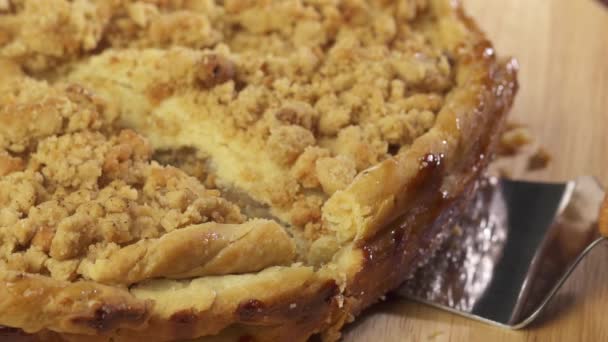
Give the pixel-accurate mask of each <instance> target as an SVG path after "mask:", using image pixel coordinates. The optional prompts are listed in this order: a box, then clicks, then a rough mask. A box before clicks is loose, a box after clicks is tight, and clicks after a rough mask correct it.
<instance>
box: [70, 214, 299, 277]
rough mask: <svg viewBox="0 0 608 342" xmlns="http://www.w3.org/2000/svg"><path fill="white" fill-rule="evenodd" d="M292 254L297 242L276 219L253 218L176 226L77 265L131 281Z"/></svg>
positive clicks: (247, 265) (247, 266)
mask: <svg viewBox="0 0 608 342" xmlns="http://www.w3.org/2000/svg"><path fill="white" fill-rule="evenodd" d="M294 259H295V246H294V243H293V241H292V240H291V239H290V238H289V237H288V236H287V233H286V232H285V231H284V230H283V229H282V228H281V227H280V226H279V225H278V224H277V223H276V222H273V221H262V220H253V221H250V222H246V223H243V224H232V225H231V224H217V223H207V224H202V225H197V226H190V227H186V228H182V229H178V230H174V231H172V232H170V233H167V234H165V235H163V236H161V237H160V238H157V239H148V240H140V241H138V242H137V243H135V244H132V245H129V246H126V247H123V248H121V249H118V250H115V251H112V252H110V253H109V254H108V255H105V256H104V257H103V258H97V259H95V260H91V261H89V260H84V261H83V262H82V263H81V264H80V267H79V271H80V272H81V273H82V274H83V276H84V277H85V278H88V279H91V280H93V281H96V282H100V283H103V284H125V285H131V284H134V283H138V282H141V281H143V280H146V279H152V278H168V279H181V278H194V277H202V276H210V275H222V274H239V273H251V272H257V271H260V270H263V269H264V268H266V267H269V266H275V265H284V264H289V263H291V262H292V261H293V260H294Z"/></svg>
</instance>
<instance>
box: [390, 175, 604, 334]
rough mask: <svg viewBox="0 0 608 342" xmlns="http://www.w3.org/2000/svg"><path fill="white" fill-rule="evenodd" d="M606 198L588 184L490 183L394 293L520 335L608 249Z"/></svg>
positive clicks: (595, 185) (589, 181) (585, 180)
mask: <svg viewBox="0 0 608 342" xmlns="http://www.w3.org/2000/svg"><path fill="white" fill-rule="evenodd" d="M603 198H604V191H603V190H602V188H601V186H600V185H599V183H598V182H597V181H596V180H595V179H594V178H591V177H582V178H579V179H577V180H576V181H572V182H568V183H566V184H545V183H531V182H522V181H512V180H506V179H497V178H489V179H487V180H485V181H484V182H483V183H482V184H481V185H480V189H479V191H478V192H477V194H476V196H475V198H474V200H473V203H472V205H471V206H470V207H469V208H468V209H467V211H466V212H465V215H463V216H464V217H463V218H462V219H461V221H460V224H459V226H457V227H456V228H455V231H454V234H452V235H451V237H450V238H448V240H447V241H446V242H445V244H444V245H443V247H442V249H440V250H439V251H438V252H437V253H436V254H435V256H434V257H433V258H432V259H431V261H430V263H429V264H427V265H426V266H425V267H423V268H422V269H420V270H419V271H418V272H417V273H416V275H415V276H414V277H413V278H412V279H411V280H408V281H406V282H405V283H404V284H403V285H402V286H401V288H400V289H399V290H397V293H398V294H399V295H402V296H405V297H407V298H410V299H414V300H416V301H420V302H422V303H426V304H429V305H432V306H435V307H438V308H441V309H445V310H448V311H451V312H453V313H456V314H459V315H462V316H466V317H469V318H473V319H476V320H480V321H483V322H486V323H490V324H494V325H499V326H502V327H508V328H511V329H521V328H523V327H525V326H527V325H528V324H530V323H531V322H532V321H534V319H536V318H537V317H538V316H539V314H540V313H541V312H542V311H543V309H544V308H545V307H546V306H547V303H549V301H550V300H551V299H552V298H553V296H554V295H555V294H556V292H557V290H558V289H559V288H560V287H561V286H562V284H563V283H564V281H565V280H566V279H567V278H568V276H569V275H570V274H571V273H572V271H573V270H574V269H575V268H576V266H577V265H578V263H579V262H580V261H581V260H582V259H583V258H584V257H585V256H586V255H587V254H588V253H589V252H590V251H591V250H592V249H593V248H594V247H596V246H598V245H600V244H602V243H603V242H604V241H607V239H606V238H604V237H602V236H601V235H600V234H599V231H598V227H597V225H598V223H597V219H598V213H599V209H600V206H601V203H602V200H603Z"/></svg>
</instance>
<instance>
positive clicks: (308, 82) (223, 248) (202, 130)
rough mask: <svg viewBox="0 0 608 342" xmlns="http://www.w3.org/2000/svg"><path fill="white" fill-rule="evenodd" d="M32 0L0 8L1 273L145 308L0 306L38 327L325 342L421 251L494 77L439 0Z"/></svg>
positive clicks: (470, 166) (487, 149)
mask: <svg viewBox="0 0 608 342" xmlns="http://www.w3.org/2000/svg"><path fill="white" fill-rule="evenodd" d="M46 4H47V2H45V3H40V2H28V1H11V2H9V8H8V9H7V10H5V13H6V14H5V15H1V16H0V28H6V29H5V30H3V31H2V32H3V37H4V38H2V39H3V40H0V55H2V56H4V57H6V58H7V59H6V60H4V61H2V62H1V63H0V67H1V68H3V70H2V71H3V73H2V74H1V75H2V76H0V87H2V89H3V92H2V95H0V106H1V107H0V122H1V123H3V126H2V128H0V152H1V153H0V171H1V172H2V173H3V176H2V177H1V178H0V183H2V187H0V210H1V212H0V273H2V274H3V275H4V274H6V275H10V274H21V275H23V276H26V277H34V278H33V279H42V280H41V282H44V281H53V282H62V284H81V283H87V284H89V283H93V281H94V284H97V285H99V286H110V287H111V288H112V289H116V290H117V291H118V290H120V291H121V292H120V293H123V294H126V295H127V296H128V297H129V299H128V300H127V299H125V302H128V301H129V300H130V301H134V302H137V303H146V305H148V303H149V305H150V306H149V307H148V306H146V310H145V312H144V313H142V314H141V320H142V321H137V323H142V324H141V325H138V324H136V323H134V322H133V320H129V319H128V317H112V319H111V322H112V324H109V323H108V324H105V323H104V324H103V327H107V328H104V329H101V328H99V329H96V328H95V329H93V330H90V329H89V328H90V325H86V324H85V323H83V322H81V321H78V320H76V321H73V320H71V321H70V322H72V323H73V324H55V323H52V321H53V320H55V321H63V320H65V319H67V320H70V317H71V316H70V315H71V311H70V310H67V311H61V310H56V309H54V310H55V311H53V312H57V313H58V314H56V317H54V318H53V319H52V320H41V322H44V323H42V324H38V322H31V321H27V320H23V321H11V320H9V318H3V316H0V324H5V325H8V326H12V327H16V328H22V329H24V330H26V331H28V332H36V333H37V335H36V336H37V337H38V338H40V339H42V340H48V339H51V338H60V339H67V340H86V339H88V338H90V337H91V336H93V335H95V336H96V337H97V338H99V339H100V340H104V339H106V340H107V339H110V338H111V339H113V340H114V341H121V340H125V341H129V340H135V341H137V340H142V339H146V340H150V341H168V340H175V339H189V338H202V339H203V340H206V339H209V340H222V339H223V340H239V339H240V340H243V339H245V340H247V339H250V340H261V341H266V340H285V339H288V338H289V339H291V340H296V341H299V340H302V341H303V340H306V339H308V338H309V337H310V336H311V335H314V334H319V333H320V334H322V336H323V337H324V338H325V339H326V340H335V339H337V338H339V331H340V329H341V328H342V326H343V325H344V324H345V323H347V322H349V321H351V320H352V319H353V317H354V316H355V315H357V314H358V313H359V312H360V311H361V310H362V309H363V308H365V307H367V306H368V305H370V304H371V303H373V302H374V301H376V300H377V299H378V298H379V297H380V296H381V295H383V294H384V293H386V292H387V291H389V290H391V289H393V288H395V287H396V286H398V284H399V283H400V282H402V281H403V280H404V279H406V278H407V277H408V276H411V275H412V273H413V271H414V270H415V269H416V267H417V266H418V265H421V264H423V263H424V261H425V259H426V258H427V257H428V256H429V255H430V254H431V252H432V251H433V249H434V248H436V246H437V245H438V244H439V243H440V242H441V240H442V236H444V235H445V232H446V231H447V228H449V226H450V225H451V224H452V222H453V219H454V218H455V217H456V216H457V213H458V211H459V208H460V206H462V205H464V204H466V201H467V198H468V196H469V194H470V192H471V191H473V189H474V185H475V181H476V179H477V178H478V177H479V175H480V174H481V173H482V172H483V170H484V168H485V166H486V165H487V162H488V160H489V159H490V158H491V156H492V154H493V151H494V148H495V145H496V140H497V139H496V136H497V132H498V131H499V129H500V126H501V125H502V122H503V118H504V116H505V114H506V111H507V110H508V108H509V107H510V105H511V102H512V100H513V97H514V94H515V91H516V88H517V83H516V80H515V73H516V65H515V64H514V63H513V62H510V61H499V60H497V58H496V56H495V55H494V51H493V49H492V47H491V45H490V44H489V42H487V41H486V40H485V38H484V36H483V35H482V34H481V33H480V32H479V31H478V29H477V28H476V27H475V25H474V23H473V22H472V21H471V20H470V19H468V18H467V17H466V16H465V15H464V14H463V13H462V11H461V9H460V7H459V6H458V5H457V4H455V2H453V1H447V0H429V1H425V0H416V1H414V0H402V1H395V2H385V1H374V0H369V1H348V0H346V1H337V2H331V1H327V2H326V1H259V2H258V1H251V2H250V1H223V2H215V1H207V0H201V1H165V0H163V1H141V2H140V1H108V2H105V1H103V2H102V1H86V0H81V1H74V2H69V1H63V0H53V1H49V2H48V4H50V5H48V6H49V7H47V5H46ZM45 11H46V12H48V15H44V16H43V17H44V18H45V20H42V21H40V20H36V19H35V18H39V17H40V13H42V12H45ZM87 13H88V14H87ZM82 17H91V18H95V19H93V20H90V21H86V20H85V21H79V19H78V18H82ZM49 28H54V29H49ZM59 28H62V30H58V29H59ZM58 33H59V34H58ZM44 39H46V40H47V42H48V44H40V43H41V42H42V41H44ZM22 70H24V71H25V72H26V73H27V75H26V73H24V72H23V71H22ZM30 89H31V90H30ZM43 120H44V122H45V123H47V124H45V125H37V124H33V121H41V122H42V121H43ZM2 129H4V130H2ZM180 151H194V152H193V153H192V154H190V155H189V156H188V157H187V158H184V159H182V160H178V161H175V159H176V158H177V159H180V157H179V156H180V155H182V152H180ZM166 155H171V156H173V157H171V158H164V157H163V156H166ZM155 159H158V160H159V161H160V162H162V163H163V164H166V163H167V162H169V163H172V162H175V165H176V166H178V167H179V168H180V169H178V168H174V167H172V166H170V165H161V164H160V163H158V162H157V161H155ZM186 172H189V173H190V175H188V174H187V173H186ZM14 194H19V195H18V196H15V195H14ZM261 217H263V218H264V219H260V218H261ZM211 237H213V239H211ZM216 238H217V239H216ZM104 284H105V285H104ZM126 286H128V288H127V287H126ZM104 288H105V287H104ZM59 293H60V294H62V295H65V296H68V297H69V298H72V299H74V300H75V301H78V300H79V299H78V298H76V297H73V296H72V295H71V293H70V292H67V291H66V292H65V293H64V292H62V291H61V290H59ZM42 296H43V297H44V295H42ZM49 298H51V297H49ZM112 298H113V297H112ZM112 298H109V297H103V298H100V299H99V303H100V305H105V304H107V305H111V303H113V302H112V300H113V299H112ZM12 300H15V299H14V298H13V297H11V295H10V294H9V293H7V292H0V303H2V302H4V301H12ZM51 303H54V302H51ZM51 306H52V304H51ZM32 312H36V313H40V314H41V315H45V314H46V311H44V312H43V311H36V309H35V307H19V306H11V307H10V309H7V311H6V315H7V316H8V315H10V314H11V313H12V314H14V315H15V316H16V317H22V316H24V315H27V314H28V313H30V314H31V313H32ZM49 312H50V311H49ZM102 316H103V315H102ZM138 318H139V316H138ZM100 320H101V321H104V322H105V320H104V317H102V318H101V319H100ZM108 320H110V318H109V317H108Z"/></svg>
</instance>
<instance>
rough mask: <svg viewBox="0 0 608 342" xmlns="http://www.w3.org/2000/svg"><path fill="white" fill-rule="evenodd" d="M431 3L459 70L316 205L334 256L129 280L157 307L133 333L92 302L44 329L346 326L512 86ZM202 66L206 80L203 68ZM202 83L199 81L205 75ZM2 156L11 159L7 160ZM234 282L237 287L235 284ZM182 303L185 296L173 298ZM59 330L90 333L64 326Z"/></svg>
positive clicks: (474, 33)
mask: <svg viewBox="0 0 608 342" xmlns="http://www.w3.org/2000/svg"><path fill="white" fill-rule="evenodd" d="M432 6H433V11H435V13H436V15H437V16H441V17H443V16H447V17H453V20H454V21H455V23H457V25H456V28H459V27H460V26H459V25H464V27H466V29H467V30H468V31H467V32H466V33H465V34H463V37H461V38H462V39H464V41H461V42H460V43H459V44H460V46H457V47H456V46H453V47H451V48H453V50H454V51H455V52H456V53H455V54H454V56H453V58H454V60H453V61H452V63H454V64H455V65H457V66H458V72H457V76H456V78H457V80H458V84H457V86H456V87H455V88H454V89H453V90H451V92H450V93H449V94H448V96H447V97H446V100H445V101H446V103H445V104H444V106H443V107H442V109H441V111H440V112H439V113H438V115H437V118H436V122H435V124H434V126H433V128H432V129H430V130H429V131H428V132H427V133H425V134H423V135H422V136H421V137H419V138H418V139H417V140H416V141H414V142H413V144H412V145H411V146H409V147H408V148H407V149H404V150H403V151H400V152H398V153H397V154H396V155H395V156H393V157H390V158H387V159H384V160H383V161H381V162H380V163H379V164H377V165H376V166H373V167H371V168H370V169H367V170H365V171H363V172H362V173H360V174H359V175H358V176H357V177H356V178H355V179H354V180H353V182H352V183H351V184H350V185H348V186H347V187H346V188H345V189H341V190H339V191H337V192H335V194H334V197H331V199H330V201H329V202H328V203H329V204H328V205H326V206H325V207H324V208H323V213H322V215H323V217H324V219H327V221H328V222H327V226H326V228H327V229H328V230H329V231H330V232H336V234H338V235H340V234H342V233H344V234H343V235H342V237H340V239H341V241H340V242H341V243H342V247H341V249H340V250H339V251H338V252H337V253H336V255H335V257H334V258H333V260H332V261H331V262H329V263H326V264H325V265H323V266H321V267H320V268H318V269H316V270H315V269H313V268H312V267H306V266H299V265H294V266H291V267H278V268H276V267H275V268H270V269H267V270H264V271H262V272H260V273H251V274H244V275H229V276H224V277H203V278H197V279H193V280H151V281H149V282H145V283H142V284H136V285H135V286H134V287H132V288H131V289H130V292H131V294H132V299H134V300H144V301H145V302H146V300H149V301H150V302H153V303H154V309H153V311H152V312H150V315H149V316H150V318H149V320H148V322H147V326H146V327H145V328H144V329H142V330H132V329H130V327H129V326H128V323H129V319H132V317H131V316H129V315H126V316H123V317H122V318H124V319H123V320H122V322H119V323H117V322H115V319H114V317H117V316H112V315H105V314H104V311H103V310H102V311H97V310H93V311H92V313H91V315H89V316H87V317H89V318H88V320H85V321H86V322H88V323H87V324H84V325H81V324H80V323H82V322H84V321H80V320H78V319H77V320H76V322H77V324H76V325H77V326H76V327H73V326H67V327H66V326H63V325H60V326H53V325H49V326H48V327H47V328H50V329H54V330H57V331H60V332H70V333H76V334H90V333H91V332H90V331H87V330H86V328H83V326H84V327H87V326H88V327H89V328H91V327H92V326H95V327H101V328H106V327H108V326H109V325H110V323H115V324H118V325H115V328H118V329H117V330H115V331H113V332H112V334H113V336H114V339H115V340H117V341H120V340H138V339H141V338H142V337H146V339H149V340H170V339H177V338H190V337H196V336H207V335H216V337H209V338H210V339H219V340H221V339H227V340H239V339H241V340H254V341H256V340H260V341H266V340H277V339H286V338H289V339H292V340H306V339H307V338H308V337H309V336H311V335H312V334H316V333H322V334H323V336H324V337H325V338H326V339H327V340H334V339H336V338H337V337H338V336H339V330H340V328H341V327H342V325H343V324H344V323H346V322H348V321H350V320H351V319H352V318H353V316H354V315H356V314H358V313H359V312H360V311H361V310H362V309H363V308H365V307H366V306H368V305H369V304H371V303H373V302H374V301H375V300H377V298H378V297H379V296H381V295H382V294H384V293H385V292H386V291H388V290H390V289H391V288H394V287H395V286H397V285H398V284H399V283H400V282H401V281H403V280H404V279H405V278H406V277H408V276H409V275H411V273H412V272H413V270H414V269H415V267H417V265H419V264H422V263H423V262H424V259H425V258H427V257H428V256H429V253H431V252H432V250H433V248H434V246H435V245H437V244H438V242H440V240H441V235H442V234H443V232H444V230H446V229H448V228H449V226H450V224H451V220H452V219H453V217H454V216H456V215H457V213H458V208H459V206H461V205H464V204H465V203H466V200H467V197H468V193H469V192H470V191H473V189H474V183H475V180H476V179H477V177H478V176H479V175H480V173H481V172H482V171H483V169H484V168H485V166H486V164H487V162H488V160H489V159H490V157H491V155H492V152H493V150H494V137H496V135H497V134H496V133H497V131H498V129H499V126H500V125H501V123H502V119H503V118H504V115H505V114H506V111H507V110H508V107H509V106H510V104H511V101H512V99H513V96H514V93H515V90H516V81H515V71H516V70H515V69H516V68H515V66H514V64H512V63H511V62H506V63H502V62H499V61H497V59H496V57H495V56H494V52H493V50H492V49H491V45H490V44H489V43H488V42H487V41H485V39H484V38H483V35H482V34H481V33H480V32H479V31H478V30H477V29H476V27H475V25H474V24H473V23H472V22H471V21H470V20H469V19H468V18H466V17H465V16H464V15H463V14H462V13H461V12H460V10H457V11H456V12H454V11H453V9H452V8H451V5H449V2H448V1H440V0H438V1H433V2H432ZM463 23H464V24H463ZM460 28H462V27H460ZM456 31H458V30H456ZM53 63H55V61H53ZM34 66H36V65H35V64H34ZM220 69H221V68H220ZM224 69H226V68H224ZM204 70H209V68H207V69H204ZM204 70H203V71H204ZM211 70H212V71H213V70H214V68H211ZM219 71H222V70H219ZM219 71H218V74H217V77H216V76H215V73H214V72H212V73H211V76H212V78H218V80H219V81H222V80H225V79H226V78H230V75H231V73H230V72H229V71H230V67H227V71H226V72H219ZM203 74H204V75H203V76H204V78H205V79H208V78H209V73H208V72H207V73H203ZM205 75H207V76H205ZM222 82H223V81H222ZM220 83H221V82H220ZM203 86H205V87H207V86H208V85H207V83H206V82H203ZM170 92H171V90H170V89H164V88H163V89H157V88H155V89H154V92H153V93H154V94H156V95H159V96H161V97H164V96H168V94H170ZM156 95H155V96H156ZM295 113H296V115H295V118H296V119H297V111H295ZM288 114H289V115H288ZM291 114H293V113H291ZM291 114H290V113H287V114H285V115H286V116H287V117H291V116H293V115H291ZM290 120H291V119H290ZM298 120H299V119H298ZM303 122H304V121H303ZM13 153H14V152H13ZM321 157H323V156H321ZM5 164H6V165H9V166H10V167H11V168H15V167H19V166H18V165H17V166H15V165H16V164H15V163H13V162H12V161H11V162H10V163H8V162H7V163H5ZM11 165H12V166H11ZM330 188H331V187H329V186H328V187H327V189H330ZM327 189H326V187H323V190H327ZM329 192H332V191H329ZM380 280H382V281H380ZM233 283H239V284H242V288H240V289H238V290H237V289H235V288H234V287H233V286H231V285H230V284H233ZM268 289H273V292H272V293H269V291H268ZM169 294H172V295H169ZM186 299H188V300H189V301H190V303H185V304H184V303H183V302H182V301H184V302H185V301H186ZM182 304H184V305H182ZM186 304H188V305H186ZM144 316H145V315H144ZM138 317H139V316H138ZM110 318H112V319H110ZM145 318H147V317H143V318H142V319H145ZM121 324H126V325H127V327H126V328H125V326H124V325H121ZM15 325H16V326H19V324H15ZM80 329H84V330H80ZM34 330H35V329H34ZM100 332H101V331H100ZM52 336H54V337H56V338H60V337H59V336H57V335H55V334H54V333H49V332H42V333H41V334H40V335H39V337H40V338H41V339H44V340H46V339H50V338H51V337H52ZM61 338H64V339H66V340H79V339H87V337H85V336H83V335H71V334H63V335H62V337H61Z"/></svg>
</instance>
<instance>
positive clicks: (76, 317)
mask: <svg viewBox="0 0 608 342" xmlns="http://www.w3.org/2000/svg"><path fill="white" fill-rule="evenodd" d="M152 307H153V303H152V302H151V301H147V300H141V299H136V298H134V297H133V296H131V295H130V294H129V292H128V291H126V290H124V289H119V288H115V287H109V286H104V285H100V284H96V283H93V282H75V283H71V282H65V281H59V280H54V279H50V278H48V277H44V276H39V275H31V274H23V273H17V272H10V271H6V270H4V269H0V320H1V321H2V323H3V324H6V325H9V326H15V327H20V328H22V329H24V330H25V331H27V332H37V331H40V330H42V329H50V330H56V331H61V332H70V333H77V334H86V335H93V334H104V333H109V332H112V331H113V330H116V329H118V328H129V329H139V328H143V327H144V326H145V324H146V322H147V320H148V318H149V317H150V314H151V312H152Z"/></svg>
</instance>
